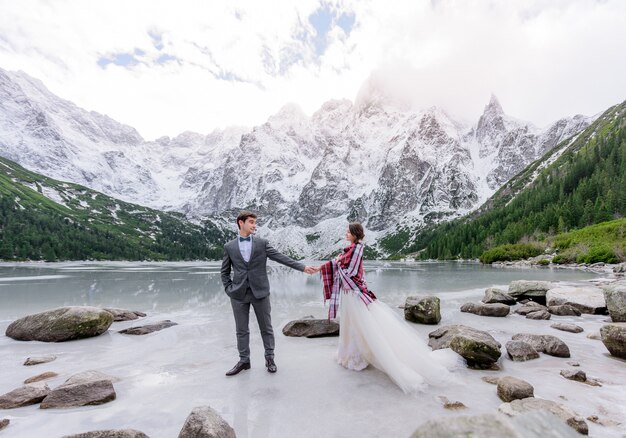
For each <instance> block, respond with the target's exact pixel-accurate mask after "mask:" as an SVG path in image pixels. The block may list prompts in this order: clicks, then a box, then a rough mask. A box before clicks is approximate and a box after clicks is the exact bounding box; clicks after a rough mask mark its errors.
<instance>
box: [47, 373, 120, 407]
mask: <svg viewBox="0 0 626 438" xmlns="http://www.w3.org/2000/svg"><path fill="white" fill-rule="evenodd" d="M112 379H113V378H111V377H110V376H107V375H106V374H102V373H100V372H98V371H85V372H83V373H78V374H75V375H73V376H72V377H70V378H69V379H67V380H66V381H65V383H63V384H62V385H61V386H59V387H58V388H55V389H54V390H52V391H51V392H50V394H49V395H48V396H47V397H46V398H45V399H44V401H43V402H41V409H51V408H72V407H79V406H92V405H101V404H104V403H108V402H110V401H112V400H115V398H116V396H117V394H116V393H115V389H114V388H113V382H112Z"/></svg>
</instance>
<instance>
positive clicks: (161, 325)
mask: <svg viewBox="0 0 626 438" xmlns="http://www.w3.org/2000/svg"><path fill="white" fill-rule="evenodd" d="M175 325H178V323H176V322H172V321H170V320H169V319H166V320H165V321H159V322H155V323H153V324H146V325H140V326H136V327H129V328H127V329H124V330H120V331H119V333H122V334H125V335H147V334H149V333H153V332H158V331H159V330H163V329H166V328H169V327H174V326H175Z"/></svg>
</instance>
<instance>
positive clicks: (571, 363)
mask: <svg viewBox="0 0 626 438" xmlns="http://www.w3.org/2000/svg"><path fill="white" fill-rule="evenodd" d="M567 364H568V365H570V366H573V367H579V366H580V364H579V363H578V362H567Z"/></svg>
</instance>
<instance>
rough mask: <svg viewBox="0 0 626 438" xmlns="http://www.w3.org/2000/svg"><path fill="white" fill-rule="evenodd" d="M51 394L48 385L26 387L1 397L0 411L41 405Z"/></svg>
mask: <svg viewBox="0 0 626 438" xmlns="http://www.w3.org/2000/svg"><path fill="white" fill-rule="evenodd" d="M49 393H50V388H48V385H24V386H22V387H21V388H17V389H14V390H13V391H11V392H7V393H6V394H3V395H0V409H13V408H20V407H22V406H29V405H34V404H37V403H41V401H42V400H43V399H44V398H45V397H46V396H47V395H48V394H49Z"/></svg>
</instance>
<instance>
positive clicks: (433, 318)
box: [404, 296, 441, 324]
mask: <svg viewBox="0 0 626 438" xmlns="http://www.w3.org/2000/svg"><path fill="white" fill-rule="evenodd" d="M404 319H406V320H407V321H411V322H416V323H419V324H439V321H441V302H440V300H439V298H438V297H432V296H431V297H407V299H406V302H405V303H404Z"/></svg>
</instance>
